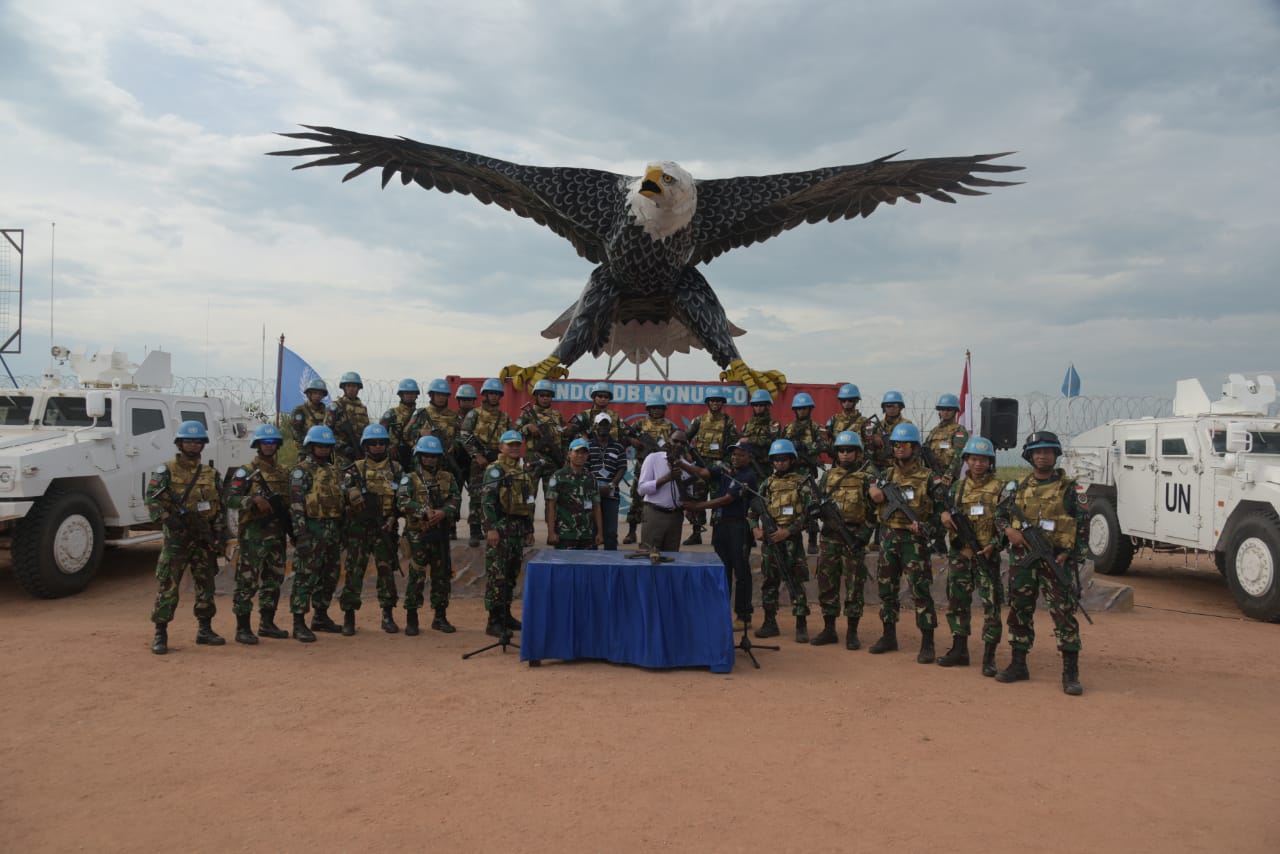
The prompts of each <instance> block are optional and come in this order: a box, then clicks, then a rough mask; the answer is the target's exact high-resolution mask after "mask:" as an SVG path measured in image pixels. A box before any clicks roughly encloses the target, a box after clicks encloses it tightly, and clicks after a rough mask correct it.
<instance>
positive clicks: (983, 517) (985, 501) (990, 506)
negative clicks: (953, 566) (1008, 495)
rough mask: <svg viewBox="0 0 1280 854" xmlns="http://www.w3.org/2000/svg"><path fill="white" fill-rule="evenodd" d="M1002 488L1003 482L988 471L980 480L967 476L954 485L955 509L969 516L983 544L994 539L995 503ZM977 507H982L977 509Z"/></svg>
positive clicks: (998, 501)
mask: <svg viewBox="0 0 1280 854" xmlns="http://www.w3.org/2000/svg"><path fill="white" fill-rule="evenodd" d="M1003 490H1004V484H1003V483H1001V482H1000V480H999V479H998V478H996V477H995V476H994V475H992V474H990V473H988V474H987V475H986V476H984V477H983V478H982V480H980V481H979V480H974V479H973V478H971V477H967V478H965V479H964V480H962V481H960V483H959V484H957V485H956V509H957V510H959V511H960V512H961V513H963V514H964V515H965V516H967V517H968V518H969V521H970V522H971V523H972V524H973V531H974V533H975V534H976V535H977V537H978V542H979V543H980V544H981V545H983V546H985V545H987V544H988V543H990V542H992V541H994V540H995V537H996V521H995V517H996V505H997V504H999V503H1000V493H1001V492H1002V491H1003ZM979 507H981V508H982V509H981V510H977V509H976V508H979ZM1028 518H1030V517H1028Z"/></svg>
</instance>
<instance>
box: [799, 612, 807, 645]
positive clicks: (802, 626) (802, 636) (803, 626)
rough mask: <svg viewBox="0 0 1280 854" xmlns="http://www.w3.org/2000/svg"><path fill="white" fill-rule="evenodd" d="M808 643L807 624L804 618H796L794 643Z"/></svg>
mask: <svg viewBox="0 0 1280 854" xmlns="http://www.w3.org/2000/svg"><path fill="white" fill-rule="evenodd" d="M808 642H809V624H808V621H807V620H806V619H805V618H804V617H796V643H808Z"/></svg>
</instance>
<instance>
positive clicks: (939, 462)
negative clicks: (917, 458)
mask: <svg viewBox="0 0 1280 854" xmlns="http://www.w3.org/2000/svg"><path fill="white" fill-rule="evenodd" d="M937 412H938V424H937V426H935V427H934V428H933V429H932V430H930V431H929V435H928V436H927V437H925V440H924V444H925V447H926V448H928V449H929V452H930V453H931V454H932V456H933V461H934V463H935V464H936V467H935V468H934V473H935V474H937V475H939V476H940V477H941V478H942V480H943V482H944V483H946V485H947V488H948V489H950V488H951V484H953V483H955V480H956V478H957V477H958V476H959V475H960V467H961V466H962V465H963V464H964V462H963V460H961V456H963V455H962V454H961V451H962V449H963V448H964V446H965V443H966V442H968V441H969V431H968V429H966V428H965V427H964V425H962V424H961V423H960V422H958V421H957V420H956V416H957V415H959V413H960V398H958V397H956V396H955V395H954V394H944V395H942V396H941V397H939V398H938V406H937Z"/></svg>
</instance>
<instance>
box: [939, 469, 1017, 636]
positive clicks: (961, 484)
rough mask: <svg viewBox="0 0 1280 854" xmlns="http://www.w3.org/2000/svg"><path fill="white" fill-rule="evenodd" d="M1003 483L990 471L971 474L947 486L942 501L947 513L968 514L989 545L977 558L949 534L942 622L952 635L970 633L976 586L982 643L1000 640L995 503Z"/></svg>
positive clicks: (980, 541) (982, 540) (980, 540)
mask: <svg viewBox="0 0 1280 854" xmlns="http://www.w3.org/2000/svg"><path fill="white" fill-rule="evenodd" d="M1002 488H1003V484H1001V482H1000V481H999V479H997V478H996V476H995V475H993V474H991V473H990V472H988V473H986V474H985V475H983V476H982V479H981V480H979V479H977V478H975V477H974V476H973V475H972V474H970V475H969V476H968V477H965V478H962V479H961V480H958V481H956V484H955V485H954V486H953V487H951V493H950V496H949V499H948V503H947V506H948V507H950V508H951V512H952V515H955V514H956V513H963V514H964V515H965V517H967V518H968V519H969V522H970V523H971V524H972V525H973V530H974V534H975V535H976V536H977V540H978V545H979V546H981V547H982V548H986V547H987V546H993V547H994V548H993V549H992V552H991V557H989V558H988V557H982V556H981V555H980V554H977V553H975V552H974V550H973V548H972V547H971V546H970V545H968V544H966V543H963V542H961V540H960V536H959V535H958V534H952V535H951V551H950V554H949V555H948V559H947V565H948V572H947V625H948V626H949V627H950V629H951V634H952V635H954V636H958V637H968V636H969V634H970V632H971V629H970V626H971V617H970V611H971V609H972V604H973V591H974V589H975V588H976V589H977V590H978V595H979V596H980V597H981V599H982V610H983V614H984V615H985V616H984V619H983V621H982V640H983V642H984V643H999V642H1000V631H1001V630H1000V602H1001V600H1002V599H1003V598H1004V596H1003V592H1004V591H1003V584H1002V583H1001V581H1000V541H1001V535H1000V532H999V531H998V530H996V506H997V505H998V504H999V503H1000V492H1001V489H1002Z"/></svg>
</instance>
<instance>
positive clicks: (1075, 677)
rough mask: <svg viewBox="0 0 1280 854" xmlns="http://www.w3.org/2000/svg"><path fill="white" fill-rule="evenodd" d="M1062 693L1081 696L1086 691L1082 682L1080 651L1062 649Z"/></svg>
mask: <svg viewBox="0 0 1280 854" xmlns="http://www.w3.org/2000/svg"><path fill="white" fill-rule="evenodd" d="M1062 693H1064V694H1070V695H1071V696H1072V697H1079V696H1080V695H1081V694H1083V693H1084V686H1083V685H1081V684H1080V653H1079V652H1078V651H1071V650H1065V649H1064V650H1063V651H1062Z"/></svg>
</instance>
